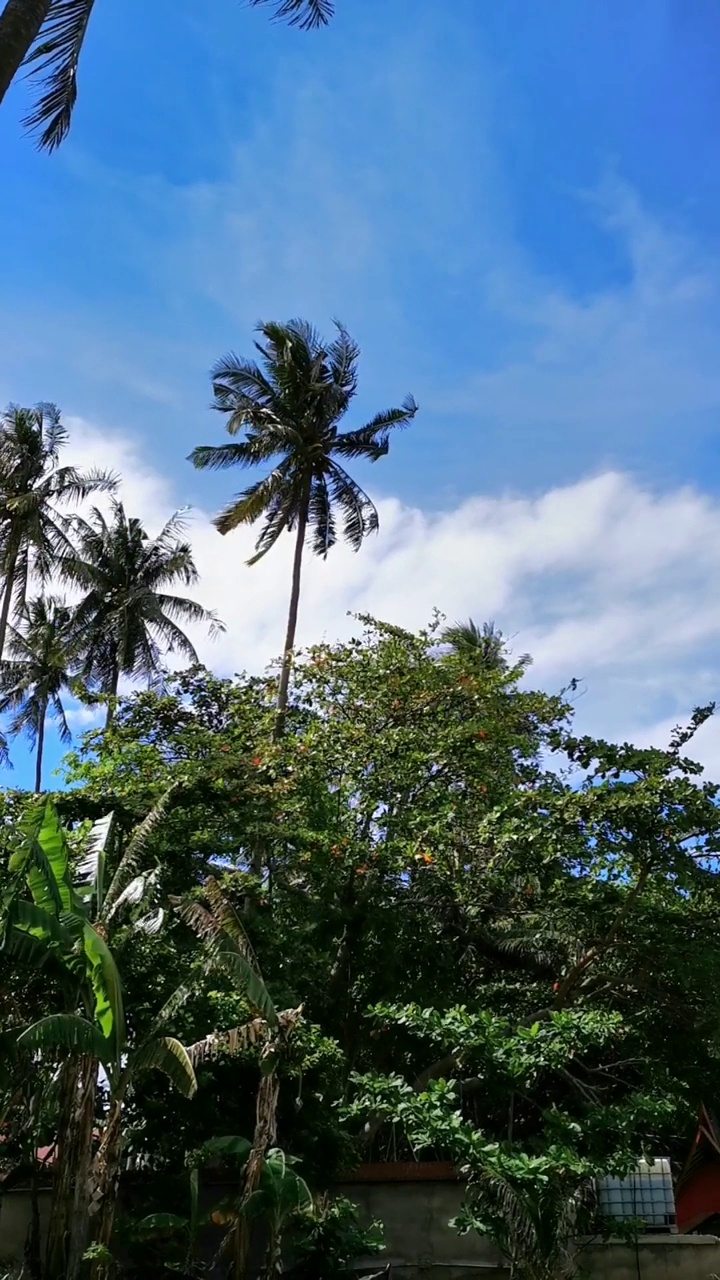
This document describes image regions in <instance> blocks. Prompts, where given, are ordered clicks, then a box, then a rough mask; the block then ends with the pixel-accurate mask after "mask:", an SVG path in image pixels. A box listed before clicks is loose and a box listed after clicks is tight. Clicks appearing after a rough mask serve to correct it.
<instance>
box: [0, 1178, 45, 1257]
mask: <svg viewBox="0 0 720 1280" xmlns="http://www.w3.org/2000/svg"><path fill="white" fill-rule="evenodd" d="M49 1217H50V1192H49V1191H41V1192H40V1227H41V1230H42V1232H43V1236H44V1235H45V1232H46V1231H47V1226H48V1219H49ZM29 1225H30V1195H29V1193H28V1192H27V1191H7V1192H6V1193H5V1195H2V1196H0V1259H2V1260H4V1259H6V1258H8V1259H9V1258H22V1256H23V1250H24V1248H25V1240H26V1238H27V1232H28V1227H29Z"/></svg>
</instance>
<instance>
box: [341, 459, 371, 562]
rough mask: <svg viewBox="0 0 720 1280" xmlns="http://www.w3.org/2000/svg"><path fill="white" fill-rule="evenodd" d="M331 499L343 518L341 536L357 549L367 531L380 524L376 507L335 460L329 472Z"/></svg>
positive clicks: (354, 549)
mask: <svg viewBox="0 0 720 1280" xmlns="http://www.w3.org/2000/svg"><path fill="white" fill-rule="evenodd" d="M329 482H330V492H331V496H332V500H333V502H334V503H335V505H336V506H338V507H339V508H340V511H341V512H342V519H343V536H344V538H345V541H346V542H348V543H349V544H350V546H351V547H352V549H353V551H359V549H360V547H361V546H362V544H363V541H364V540H365V538H366V537H367V536H368V534H369V533H374V532H375V531H376V530H377V529H378V527H379V524H380V517H379V515H378V511H377V507H376V506H375V503H374V502H373V501H372V499H371V498H370V497H368V495H367V494H366V492H365V490H364V489H361V488H360V485H359V484H358V483H357V481H355V480H353V478H352V476H349V475H348V473H347V471H345V470H343V468H342V467H340V466H339V465H338V463H337V462H333V463H332V464H331V467H330V473H329Z"/></svg>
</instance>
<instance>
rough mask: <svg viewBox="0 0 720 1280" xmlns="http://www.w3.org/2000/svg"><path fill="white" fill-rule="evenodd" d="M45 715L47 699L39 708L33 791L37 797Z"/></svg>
mask: <svg viewBox="0 0 720 1280" xmlns="http://www.w3.org/2000/svg"><path fill="white" fill-rule="evenodd" d="M46 715H47V699H46V700H45V701H44V702H43V703H42V706H41V708H40V723H39V725H38V734H37V751H36V754H35V791H36V793H37V794H38V795H39V794H40V791H41V790H42V766H43V747H44V746H45V717H46Z"/></svg>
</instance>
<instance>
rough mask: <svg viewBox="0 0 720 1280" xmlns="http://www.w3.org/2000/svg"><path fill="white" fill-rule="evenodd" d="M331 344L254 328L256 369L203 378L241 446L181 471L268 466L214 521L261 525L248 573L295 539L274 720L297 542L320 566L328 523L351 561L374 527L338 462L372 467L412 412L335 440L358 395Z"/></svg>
mask: <svg viewBox="0 0 720 1280" xmlns="http://www.w3.org/2000/svg"><path fill="white" fill-rule="evenodd" d="M336 328H337V334H336V336H335V338H334V339H333V341H332V342H323V341H322V339H321V338H320V337H319V335H318V334H317V332H316V331H315V329H313V328H312V326H311V325H309V324H307V323H306V322H305V321H304V320H291V321H290V322H289V323H288V324H275V323H271V324H262V325H260V326H259V330H258V331H259V332H260V333H261V334H262V338H263V341H262V342H256V344H255V346H256V348H257V350H258V351H259V353H260V357H261V362H260V364H257V363H255V361H253V360H245V359H243V358H241V357H240V356H237V355H234V354H233V353H230V354H229V355H226V356H224V357H223V358H222V359H221V360H219V361H218V363H217V364H216V365H215V367H214V369H213V370H212V374H211V377H212V382H213V391H214V395H215V400H214V407H215V408H216V409H218V410H219V411H220V412H221V413H224V414H226V416H227V431H228V433H229V435H231V436H237V435H239V434H240V433H241V432H242V431H244V432H245V439H244V440H240V441H233V442H232V443H230V444H222V445H200V446H199V447H198V448H197V449H194V450H193V452H192V453H191V455H190V461H191V462H193V463H194V465H195V466H196V467H200V468H202V469H207V468H215V469H223V468H226V467H233V466H239V467H256V466H263V465H266V466H272V470H270V471H269V472H268V473H267V474H266V475H265V476H263V477H262V479H260V480H257V481H256V482H255V483H254V484H251V485H249V486H248V488H247V489H244V490H243V492H242V493H240V494H238V496H237V497H236V498H233V500H232V502H231V503H230V504H229V505H228V506H227V507H226V508H225V510H224V511H222V512H221V513H220V515H219V516H217V518H216V520H215V525H216V528H217V529H219V531H220V533H223V534H225V533H229V532H230V530H231V529H236V528H237V527H238V526H239V525H242V524H254V523H255V521H256V520H262V528H261V530H260V534H259V536H258V539H257V542H256V555H254V556H253V557H252V559H251V560H249V561H248V563H249V564H255V563H256V561H258V560H260V559H261V558H262V557H263V556H264V555H265V554H266V553H267V552H268V551H269V550H270V548H271V547H273V546H274V545H275V543H276V542H277V540H278V538H279V537H280V535H281V534H282V533H283V532H284V531H285V530H286V529H287V530H288V531H291V532H294V533H295V557H294V562H293V571H292V589H291V592H290V608H289V612H288V622H287V632H286V636H285V648H284V650H283V660H282V670H281V676H280V689H279V693H278V713H279V716H280V717H282V716H283V714H284V712H285V707H286V705H287V692H288V682H289V679H290V663H291V658H292V650H293V646H294V643H295V630H296V626H297V615H298V601H299V598H300V573H301V568H302V555H303V549H304V546H305V538H306V535H307V533H308V532H311V534H312V549H313V551H314V552H315V553H316V554H317V555H321V556H323V557H324V556H326V555H327V553H328V551H329V550H330V548H331V547H332V546H334V544H335V542H336V541H337V524H336V521H337V518H338V517H339V519H340V521H341V522H342V526H343V536H344V538H345V541H346V542H348V543H349V544H350V546H351V547H352V548H353V550H354V551H357V550H358V549H359V548H360V546H361V545H362V542H363V539H364V538H365V537H366V535H367V534H368V533H370V532H371V531H372V530H374V529H377V527H378V513H377V509H376V507H375V505H374V503H373V502H372V501H371V499H370V498H369V497H368V495H367V493H365V492H364V490H363V489H361V488H360V486H359V484H357V483H356V481H355V480H353V479H352V477H351V476H349V475H348V473H347V471H346V470H345V468H344V467H343V466H342V465H341V461H340V460H342V462H345V460H346V459H355V458H362V459H367V460H369V461H371V462H375V461H376V460H377V459H378V458H382V457H383V456H384V455H385V454H386V453H387V451H388V447H389V436H390V431H391V429H392V428H393V427H404V426H407V424H408V423H409V422H410V421H411V419H412V418H413V417H414V416H415V414H416V412H417V405H416V404H415V401H414V400H413V398H412V396H408V397H407V398H406V399H405V400H404V401H403V403H402V405H401V406H400V408H398V409H387V410H385V411H383V412H382V413H378V414H376V416H375V417H374V418H372V419H371V421H370V422H368V423H367V424H366V425H365V426H362V427H356V428H355V429H354V430H352V431H344V432H341V431H340V430H339V429H338V428H339V423H340V422H341V420H342V418H343V417H344V416H345V414H346V412H347V410H348V409H349V407H350V403H351V401H352V399H353V397H354V396H355V393H356V391H357V381H358V374H357V365H358V359H359V356H360V351H359V348H358V347H357V346H356V344H355V343H354V342H353V340H352V338H351V337H350V335H349V334H348V333H347V331H346V330H345V329H344V328H343V326H342V325H340V324H338V325H336Z"/></svg>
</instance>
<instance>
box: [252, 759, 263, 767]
mask: <svg viewBox="0 0 720 1280" xmlns="http://www.w3.org/2000/svg"><path fill="white" fill-rule="evenodd" d="M252 762H253V764H254V765H255V768H256V769H257V767H258V765H260V764H262V756H253V761H252Z"/></svg>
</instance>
